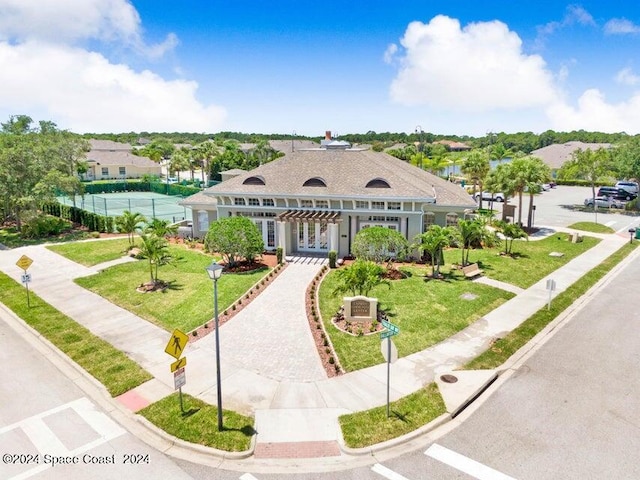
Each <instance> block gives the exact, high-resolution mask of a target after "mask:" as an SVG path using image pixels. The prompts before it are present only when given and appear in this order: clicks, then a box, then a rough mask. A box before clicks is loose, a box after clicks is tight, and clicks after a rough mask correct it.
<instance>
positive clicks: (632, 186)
mask: <svg viewBox="0 0 640 480" xmlns="http://www.w3.org/2000/svg"><path fill="white" fill-rule="evenodd" d="M615 186H616V187H617V188H621V189H623V190H626V191H627V192H629V193H633V194H634V195H638V184H637V183H636V182H626V181H620V182H617V183H616V185H615Z"/></svg>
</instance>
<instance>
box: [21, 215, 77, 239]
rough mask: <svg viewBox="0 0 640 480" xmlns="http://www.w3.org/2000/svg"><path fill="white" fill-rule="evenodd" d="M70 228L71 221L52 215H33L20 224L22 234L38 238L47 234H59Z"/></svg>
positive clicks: (26, 236)
mask: <svg viewBox="0 0 640 480" xmlns="http://www.w3.org/2000/svg"><path fill="white" fill-rule="evenodd" d="M70 229H71V222H70V221H69V220H65V219H62V218H59V217H54V216H53V215H43V216H35V217H32V218H30V219H28V220H27V221H26V222H25V223H24V224H23V225H22V236H23V237H25V238H40V237H46V236H49V235H60V234H61V233H62V232H64V231H66V230H70Z"/></svg>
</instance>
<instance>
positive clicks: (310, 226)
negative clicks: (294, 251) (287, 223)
mask: <svg viewBox="0 0 640 480" xmlns="http://www.w3.org/2000/svg"><path fill="white" fill-rule="evenodd" d="M297 226H298V232H297V239H298V251H301V252H326V251H327V250H328V249H329V246H328V245H329V242H328V241H327V223H326V222H321V223H320V222H319V223H298V224H297Z"/></svg>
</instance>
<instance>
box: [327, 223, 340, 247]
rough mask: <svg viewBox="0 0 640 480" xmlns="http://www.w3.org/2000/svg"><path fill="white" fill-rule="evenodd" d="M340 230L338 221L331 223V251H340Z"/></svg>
mask: <svg viewBox="0 0 640 480" xmlns="http://www.w3.org/2000/svg"><path fill="white" fill-rule="evenodd" d="M338 230H339V229H338V224H337V223H330V224H329V251H331V250H335V251H336V252H339V251H340V243H339V242H340V239H339V238H338Z"/></svg>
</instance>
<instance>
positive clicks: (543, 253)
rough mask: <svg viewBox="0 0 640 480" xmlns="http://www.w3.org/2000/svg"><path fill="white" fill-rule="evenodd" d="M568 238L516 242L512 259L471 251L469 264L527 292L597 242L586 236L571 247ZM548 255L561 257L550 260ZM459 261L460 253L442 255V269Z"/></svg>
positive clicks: (558, 236) (493, 250)
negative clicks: (476, 265)
mask: <svg viewBox="0 0 640 480" xmlns="http://www.w3.org/2000/svg"><path fill="white" fill-rule="evenodd" d="M568 238H569V235H568V234H566V233H556V234H554V235H551V236H549V237H547V238H545V239H543V240H530V241H526V240H518V241H515V242H514V244H513V253H514V254H515V255H514V256H513V257H510V256H505V255H500V252H501V251H502V248H484V249H475V250H471V253H470V254H469V261H470V262H471V263H476V262H477V263H479V265H480V268H481V269H482V270H483V272H484V275H485V276H486V277H489V278H492V279H494V280H498V281H501V282H506V283H510V284H512V285H516V286H518V287H520V288H529V287H530V286H531V285H533V284H534V283H536V282H537V281H539V280H540V279H541V278H544V277H546V276H547V275H549V274H550V273H551V272H553V271H555V270H557V269H558V268H560V267H561V266H562V265H564V264H566V263H567V262H569V261H570V260H572V259H573V258H575V257H577V256H578V255H581V254H582V253H584V252H585V251H587V250H588V249H590V248H591V247H593V246H595V245H596V244H597V243H599V242H600V240H599V239H597V238H594V237H587V236H585V237H584V239H583V241H582V242H579V243H571V241H569V240H568ZM551 252H558V253H562V254H563V255H562V256H558V257H550V256H549V253H551ZM461 260H462V259H461V252H460V249H457V248H455V249H448V250H446V251H445V266H446V265H451V264H452V263H460V262H461Z"/></svg>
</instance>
